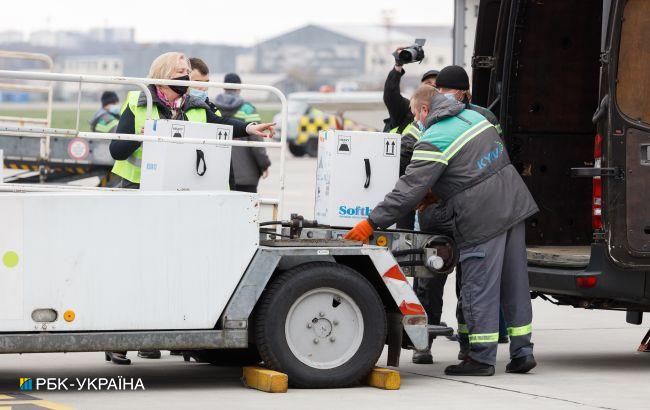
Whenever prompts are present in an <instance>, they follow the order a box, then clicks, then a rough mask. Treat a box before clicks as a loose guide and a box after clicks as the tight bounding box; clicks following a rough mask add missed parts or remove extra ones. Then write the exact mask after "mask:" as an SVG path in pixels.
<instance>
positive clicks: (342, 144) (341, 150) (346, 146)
mask: <svg viewBox="0 0 650 410" xmlns="http://www.w3.org/2000/svg"><path fill="white" fill-rule="evenodd" d="M351 152H352V138H351V137H349V136H344V135H339V142H338V144H337V148H336V153H337V154H345V155H350V153H351Z"/></svg>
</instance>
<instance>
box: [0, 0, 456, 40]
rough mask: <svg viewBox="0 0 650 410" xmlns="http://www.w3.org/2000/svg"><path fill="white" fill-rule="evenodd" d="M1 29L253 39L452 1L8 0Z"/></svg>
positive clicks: (405, 17)
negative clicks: (117, 29)
mask: <svg viewBox="0 0 650 410" xmlns="http://www.w3.org/2000/svg"><path fill="white" fill-rule="evenodd" d="M2 3H3V4H2V6H3V7H2V25H1V26H0V31H1V30H21V31H23V32H26V33H29V32H31V31H35V30H41V29H52V30H81V31H84V30H87V29H90V28H94V27H114V26H118V27H135V29H136V39H137V41H139V42H150V41H155V42H158V41H188V42H211V43H225V44H233V45H246V46H249V45H252V44H254V43H255V42H257V41H259V40H263V39H266V38H268V37H272V36H274V35H276V34H280V33H283V32H286V31H290V30H292V29H294V28H296V27H299V26H302V25H305V24H309V23H322V24H381V23H382V10H393V13H392V15H393V16H394V18H393V21H394V24H404V25H406V24H408V25H451V24H452V23H453V0H416V1H413V0H411V1H395V0H356V1H354V0H322V1H281V0H275V1H269V0H239V1H232V0H226V1H224V0H190V1H161V0H157V1H151V0H112V1H105V0H104V1H97V0H58V1H53V0H27V1H11V2H9V1H3V2H2Z"/></svg>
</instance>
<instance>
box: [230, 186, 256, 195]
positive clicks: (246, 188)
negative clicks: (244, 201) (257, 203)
mask: <svg viewBox="0 0 650 410" xmlns="http://www.w3.org/2000/svg"><path fill="white" fill-rule="evenodd" d="M232 190H233V191H240V192H252V193H257V185H235V187H234V188H233V189H232Z"/></svg>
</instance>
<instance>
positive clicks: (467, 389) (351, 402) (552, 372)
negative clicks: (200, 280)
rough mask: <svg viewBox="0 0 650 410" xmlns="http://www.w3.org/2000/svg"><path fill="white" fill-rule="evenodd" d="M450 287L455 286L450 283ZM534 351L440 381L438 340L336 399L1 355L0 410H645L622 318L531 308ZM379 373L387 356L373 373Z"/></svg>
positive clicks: (647, 398) (172, 364)
mask: <svg viewBox="0 0 650 410" xmlns="http://www.w3.org/2000/svg"><path fill="white" fill-rule="evenodd" d="M272 157H273V159H274V163H275V165H274V166H273V169H272V170H271V177H270V178H269V180H267V181H264V182H263V183H262V186H261V192H262V193H263V194H264V196H271V194H272V193H273V191H274V188H273V187H274V186H277V185H274V184H277V182H278V175H279V169H278V168H277V164H278V162H279V161H278V156H277V153H274V154H272ZM315 167H316V161H315V160H314V159H309V158H300V159H296V158H292V157H291V156H290V155H288V161H287V180H286V186H287V190H286V195H285V199H286V203H287V205H286V208H285V214H286V215H288V214H289V213H290V212H301V213H303V214H304V216H305V217H306V218H312V217H313V187H314V183H313V180H314V176H313V175H314V171H315ZM451 279H453V278H451ZM453 282H454V281H453V280H449V281H448V283H447V287H446V290H445V307H444V313H443V320H445V321H447V323H449V324H450V325H454V326H455V324H456V321H455V318H454V309H455V302H456V299H455V292H454V288H453V286H454V283H453ZM533 312H534V319H533V341H534V343H535V356H536V358H537V361H538V363H539V365H538V367H537V368H536V369H534V370H533V371H532V372H531V373H530V374H527V375H512V374H506V373H505V371H504V369H505V365H506V363H507V361H508V348H507V345H500V346H499V357H498V364H497V374H496V375H495V376H493V377H466V378H461V377H448V376H445V375H444V372H443V370H444V368H445V366H447V365H449V364H454V363H456V362H457V360H456V355H457V353H458V347H457V344H456V343H455V342H452V341H449V340H447V339H446V338H439V339H437V340H435V341H434V344H433V349H432V350H433V354H434V360H435V363H434V364H433V365H415V364H412V363H411V352H410V351H403V352H402V363H401V366H400V367H399V368H398V370H399V371H400V373H401V378H402V387H401V389H400V390H398V391H383V390H378V389H375V388H372V387H366V386H362V387H355V388H349V389H339V390H299V389H289V391H288V393H286V394H268V393H262V392H259V391H256V390H251V389H247V388H245V387H243V385H242V382H241V376H242V372H241V369H239V368H227V367H215V366H210V365H205V364H198V363H195V362H191V363H185V362H183V359H182V358H181V357H178V356H169V354H168V352H163V358H162V359H160V360H147V359H140V358H137V357H136V355H135V352H131V353H129V356H130V357H131V359H132V360H133V364H132V365H131V366H116V365H112V364H111V363H108V362H105V361H104V357H103V354H102V353H69V354H25V355H13V354H12V355H0V410H7V409H40V408H50V409H67V408H79V409H116V408H119V409H122V408H124V409H140V408H150V409H179V408H180V409H194V408H196V409H207V408H224V409H230V408H235V409H249V408H250V409H257V408H265V409H293V408H295V409H310V410H313V409H332V408H336V409H337V410H338V409H341V410H342V409H355V410H361V409H373V410H376V409H396V408H399V409H419V408H422V409H434V408H445V409H455V408H473V409H481V410H484V409H501V408H521V409H524V408H525V409H529V408H533V409H538V408H539V409H542V408H543V409H547V408H554V409H555V408H558V409H574V408H602V409H647V408H649V407H650V404H649V402H650V389H648V387H647V384H648V380H647V379H646V377H648V376H650V354H648V353H638V352H636V348H637V346H638V344H639V342H640V340H641V338H642V336H643V335H644V334H645V332H646V330H647V329H646V328H645V327H643V326H633V325H629V324H626V323H625V313H623V312H609V311H589V310H583V309H574V308H571V307H559V306H554V305H552V304H550V303H548V302H544V301H541V300H534V301H533ZM385 364H386V359H385V353H384V356H382V358H381V359H380V361H379V363H378V365H380V366H384V365H385ZM21 377H23V378H24V377H30V378H32V379H34V378H37V377H51V378H66V377H67V378H69V379H74V378H91V379H92V378H119V377H121V378H122V379H131V378H133V380H136V379H140V380H141V381H142V384H143V386H144V388H145V390H142V389H139V390H134V391H131V390H126V391H95V390H90V391H77V390H75V389H71V390H68V391H65V390H60V391H40V390H39V391H32V392H24V393H27V395H21V391H20V389H19V378H21Z"/></svg>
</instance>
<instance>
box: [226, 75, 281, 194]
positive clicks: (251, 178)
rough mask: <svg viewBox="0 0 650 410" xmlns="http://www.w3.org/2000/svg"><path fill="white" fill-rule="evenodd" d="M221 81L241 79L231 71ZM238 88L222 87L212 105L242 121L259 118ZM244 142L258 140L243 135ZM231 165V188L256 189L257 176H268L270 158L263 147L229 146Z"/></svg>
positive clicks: (256, 137) (258, 139)
mask: <svg viewBox="0 0 650 410" xmlns="http://www.w3.org/2000/svg"><path fill="white" fill-rule="evenodd" d="M223 82H224V83H230V84H241V78H239V76H238V75H237V74H235V73H228V74H226V76H225V77H224V79H223ZM240 91H241V90H235V89H230V90H229V89H226V90H224V92H223V93H221V94H219V95H217V98H215V100H214V105H215V107H216V108H217V110H218V112H219V114H220V115H222V116H224V117H227V118H235V119H239V120H242V121H246V122H259V121H261V117H260V115H259V114H258V113H257V110H256V109H255V107H254V106H253V104H251V103H249V102H247V101H245V100H244V99H243V98H242V97H241V93H240ZM244 139H246V140H247V141H261V140H262V139H261V138H260V137H258V136H251V137H245V138H244ZM231 164H232V166H231V168H232V172H233V179H234V185H233V186H232V189H233V190H234V191H243V192H257V185H258V184H259V181H260V178H267V177H268V176H269V167H270V166H271V160H270V159H269V156H268V155H267V154H266V148H264V147H232V160H231Z"/></svg>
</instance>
